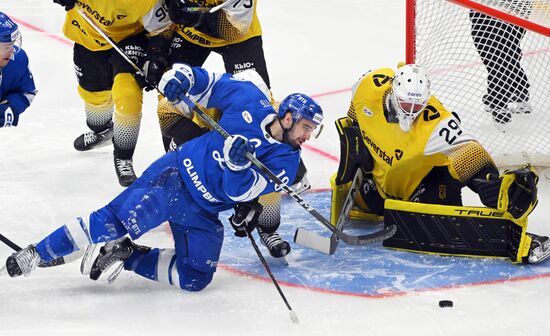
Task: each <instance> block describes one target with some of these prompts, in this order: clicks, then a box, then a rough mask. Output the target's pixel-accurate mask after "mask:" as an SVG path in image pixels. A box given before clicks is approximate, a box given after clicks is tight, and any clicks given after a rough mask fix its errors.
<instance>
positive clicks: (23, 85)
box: [0, 49, 37, 114]
mask: <svg viewBox="0 0 550 336" xmlns="http://www.w3.org/2000/svg"><path fill="white" fill-rule="evenodd" d="M36 93H37V90H36V87H35V86H34V79H33V77H32V73H31V71H30V70H29V59H28V57H27V54H26V53H25V51H24V50H23V49H20V50H19V52H18V53H17V54H15V55H13V56H12V59H11V60H10V61H9V62H8V64H7V65H6V66H5V67H3V68H0V102H4V101H7V102H8V104H9V106H10V108H11V110H12V111H13V112H14V113H17V114H21V113H23V111H25V110H26V109H27V107H29V106H30V104H31V102H32V100H33V99H34V96H35V95H36Z"/></svg>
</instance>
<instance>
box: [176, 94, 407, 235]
mask: <svg viewBox="0 0 550 336" xmlns="http://www.w3.org/2000/svg"><path fill="white" fill-rule="evenodd" d="M184 102H185V103H186V104H187V105H188V106H189V107H190V108H191V109H192V110H193V112H195V113H197V114H198V115H199V117H201V118H202V119H203V120H204V121H205V122H206V123H207V124H209V125H210V126H211V127H212V128H213V129H215V130H216V131H217V132H218V133H220V134H221V136H223V137H224V138H227V137H229V136H230V134H229V133H227V131H226V130H225V129H223V128H222V127H221V126H220V125H219V124H218V123H217V122H216V121H214V120H213V119H212V118H211V117H210V116H209V115H208V114H206V113H205V112H204V111H203V110H202V109H201V108H199V107H198V106H197V105H196V104H195V103H194V102H192V101H191V100H190V99H189V98H187V97H184ZM246 157H247V159H249V160H250V161H251V162H252V164H253V165H255V166H256V167H258V168H259V169H260V170H261V171H262V173H264V174H265V175H267V177H269V179H270V180H271V181H273V182H274V183H275V184H277V185H278V186H279V187H280V188H281V189H283V190H284V191H286V193H287V194H289V195H290V197H292V199H294V200H295V201H296V202H297V203H298V204H299V205H300V206H301V207H302V208H304V209H306V210H307V211H308V212H309V213H310V214H311V215H313V217H315V218H316V219H317V220H318V221H319V222H320V223H321V224H322V225H323V226H324V227H326V228H327V229H328V230H329V231H330V232H332V233H333V234H335V235H336V236H337V237H338V238H339V239H341V240H342V241H343V242H344V243H346V244H348V245H367V244H372V243H378V242H381V241H383V240H385V239H388V238H390V237H391V236H393V234H394V233H395V231H396V230H397V228H396V227H395V225H394V226H390V227H387V228H384V229H382V230H380V231H377V232H373V233H368V234H364V235H360V236H355V235H350V234H347V233H345V232H342V231H340V230H338V229H337V228H335V227H334V226H333V225H332V224H331V223H330V222H329V221H328V220H327V219H326V218H325V217H323V215H321V214H320V213H319V212H318V211H317V210H315V209H314V208H313V207H312V206H311V205H309V204H308V203H307V202H306V201H305V200H304V199H303V198H301V197H300V195H298V194H297V193H296V192H294V190H292V189H291V188H290V187H289V186H288V185H286V183H284V182H283V181H281V179H280V178H279V177H278V176H277V175H275V174H274V173H273V172H272V171H271V170H269V168H267V167H266V166H265V165H264V164H263V163H262V162H261V161H260V160H258V159H257V158H256V157H255V156H254V155H252V154H250V153H246Z"/></svg>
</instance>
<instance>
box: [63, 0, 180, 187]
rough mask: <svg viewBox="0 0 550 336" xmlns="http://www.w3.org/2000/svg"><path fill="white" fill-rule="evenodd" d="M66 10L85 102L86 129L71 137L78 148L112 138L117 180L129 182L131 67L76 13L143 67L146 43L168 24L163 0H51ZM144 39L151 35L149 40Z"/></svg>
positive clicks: (133, 131)
mask: <svg viewBox="0 0 550 336" xmlns="http://www.w3.org/2000/svg"><path fill="white" fill-rule="evenodd" d="M54 2H56V3H59V4H60V5H62V6H64V7H65V9H66V10H67V15H66V18H65V24H64V26H63V32H64V34H65V36H66V37H67V38H69V39H70V40H72V41H74V42H75V44H74V48H73V60H74V66H75V71H76V74H77V79H78V93H79V95H80V96H81V98H82V99H83V100H84V103H85V111H86V124H87V125H88V127H89V128H90V129H91V131H90V132H87V133H85V134H82V135H80V136H79V137H78V138H77V139H76V140H75V141H74V147H75V149H76V150H79V151H86V150H90V149H92V148H95V147H98V146H101V145H106V144H108V142H109V141H110V140H111V139H112V140H113V141H112V142H113V145H114V164H115V169H116V173H117V177H118V181H119V183H120V184H121V185H122V186H128V185H130V184H131V183H132V182H133V181H134V180H135V179H136V175H135V172H134V169H133V163H132V157H133V154H134V150H135V147H136V143H137V139H138V134H139V128H140V121H141V109H142V96H143V94H142V88H141V87H140V85H139V84H138V82H137V81H136V79H135V78H134V73H135V70H134V69H133V68H132V66H131V65H130V64H128V62H127V61H126V60H124V58H123V57H122V56H120V55H119V54H118V53H117V52H116V51H114V50H113V48H112V47H111V45H110V44H109V43H108V41H106V40H105V39H104V38H103V37H102V36H101V34H99V33H98V32H97V31H96V30H95V29H94V27H92V26H91V25H90V24H89V23H88V22H87V21H86V20H85V19H84V18H83V17H82V16H81V15H80V13H79V12H78V11H79V10H81V11H83V12H84V13H85V14H86V15H87V16H88V17H89V18H90V19H91V20H92V21H93V22H94V23H95V24H96V25H97V26H98V27H99V28H101V30H102V31H103V32H104V33H105V34H106V35H107V36H109V37H110V38H111V39H112V40H113V41H114V42H115V43H117V45H118V46H119V47H120V49H122V50H123V51H124V52H125V53H126V54H127V55H128V56H129V58H130V59H132V60H133V61H134V62H135V63H136V64H138V65H139V66H142V65H143V64H144V58H145V55H146V52H147V48H148V44H154V43H156V40H158V39H161V38H162V37H163V36H162V32H163V31H164V30H165V29H166V28H167V27H168V26H169V25H170V19H169V17H168V11H167V8H166V7H165V5H164V0H140V1H131V0H109V1H107V0H82V1H76V0H54ZM149 37H151V38H150V39H149Z"/></svg>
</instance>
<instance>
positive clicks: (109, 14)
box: [63, 0, 170, 51]
mask: <svg viewBox="0 0 550 336" xmlns="http://www.w3.org/2000/svg"><path fill="white" fill-rule="evenodd" d="M78 10H82V11H83V12H84V13H85V14H86V15H87V16H88V17H89V18H90V19H92V21H93V22H95V24H96V25H97V26H98V27H100V28H101V30H103V32H104V33H105V34H106V35H107V36H109V37H110V38H111V39H113V40H114V41H115V42H119V41H121V40H123V39H125V38H127V37H130V36H134V35H136V34H138V33H141V32H143V31H144V30H146V31H147V32H149V33H153V34H155V33H157V32H159V31H162V30H163V29H165V28H166V27H168V26H169V25H170V18H169V17H168V10H167V8H166V5H165V3H164V0H137V1H136V0H109V1H105V0H81V1H77V2H76V6H75V7H74V8H73V9H71V10H70V11H68V12H67V15H66V17H65V24H64V26H63V33H64V34H65V36H66V37H67V38H69V39H70V40H72V41H74V42H76V43H78V44H80V45H82V46H84V47H85V48H86V49H88V50H91V51H99V50H108V49H110V48H111V45H110V44H109V43H108V42H107V41H106V40H105V39H104V38H103V37H102V36H101V35H100V34H99V33H98V32H97V31H96V30H95V29H94V28H93V27H92V26H91V25H90V24H89V23H88V22H86V20H84V18H83V17H82V16H80V14H79V13H78V12H77V11H78Z"/></svg>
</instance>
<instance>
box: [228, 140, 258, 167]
mask: <svg viewBox="0 0 550 336" xmlns="http://www.w3.org/2000/svg"><path fill="white" fill-rule="evenodd" d="M255 151H256V147H254V145H253V144H251V143H250V142H249V141H248V139H246V138H245V137H243V136H242V135H234V136H230V137H227V139H225V142H224V144H223V157H224V160H225V164H226V165H227V167H229V169H231V170H232V171H240V170H243V169H246V168H248V167H250V165H251V164H252V162H250V160H249V159H248V158H247V157H246V154H247V153H250V154H252V155H254V152H255Z"/></svg>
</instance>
